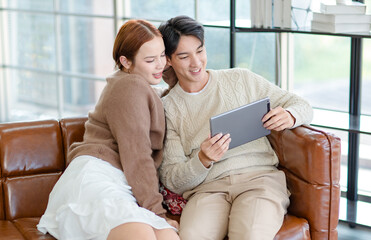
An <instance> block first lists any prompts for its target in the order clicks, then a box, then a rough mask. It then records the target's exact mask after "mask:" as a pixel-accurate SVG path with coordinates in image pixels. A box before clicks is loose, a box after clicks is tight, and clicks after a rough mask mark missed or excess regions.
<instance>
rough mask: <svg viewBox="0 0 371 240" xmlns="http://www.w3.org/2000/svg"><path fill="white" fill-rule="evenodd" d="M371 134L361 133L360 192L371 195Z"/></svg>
mask: <svg viewBox="0 0 371 240" xmlns="http://www.w3.org/2000/svg"><path fill="white" fill-rule="evenodd" d="M370 182H371V135H368V134H361V135H360V144H359V172H358V194H362V195H367V196H371V185H370Z"/></svg>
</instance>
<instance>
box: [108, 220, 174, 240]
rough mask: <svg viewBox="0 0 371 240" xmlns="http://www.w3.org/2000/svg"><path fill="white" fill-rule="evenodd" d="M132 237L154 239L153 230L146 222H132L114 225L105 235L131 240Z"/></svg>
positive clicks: (142, 239) (120, 239)
mask: <svg viewBox="0 0 371 240" xmlns="http://www.w3.org/2000/svg"><path fill="white" fill-rule="evenodd" d="M173 232H174V231H173ZM174 233H175V232H174ZM133 239H138V240H156V235H155V231H154V229H153V228H152V227H151V226H150V225H148V224H145V223H137V222H133V223H125V224H121V225H119V226H117V227H115V228H114V229H112V230H111V231H110V233H109V234H108V237H107V240H133ZM169 239H170V238H169ZM174 239H176V238H174Z"/></svg>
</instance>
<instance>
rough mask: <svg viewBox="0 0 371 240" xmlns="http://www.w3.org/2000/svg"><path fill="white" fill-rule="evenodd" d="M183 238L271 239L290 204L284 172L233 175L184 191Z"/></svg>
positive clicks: (188, 239)
mask: <svg viewBox="0 0 371 240" xmlns="http://www.w3.org/2000/svg"><path fill="white" fill-rule="evenodd" d="M184 197H186V198H188V203H187V204H186V206H185V208H184V210H183V212H182V215H181V219H180V231H179V235H180V238H181V239H182V240H195V239H196V240H203V239H205V240H206V239H210V240H219V239H220V240H222V239H223V238H224V237H225V236H227V234H228V237H229V239H230V240H243V239H251V240H257V239H258V240H263V239H270V240H272V239H273V238H274V236H275V235H276V233H277V232H278V230H279V229H280V228H281V225H282V222H283V217H284V215H285V214H286V209H287V207H288V205H289V194H288V191H287V188H286V178H285V174H284V173H283V172H282V171H279V170H264V171H254V172H248V173H244V174H238V175H230V176H227V177H224V178H221V179H218V180H216V181H213V182H209V183H206V184H201V185H200V186H198V187H196V188H195V189H193V190H191V191H187V192H185V193H184Z"/></svg>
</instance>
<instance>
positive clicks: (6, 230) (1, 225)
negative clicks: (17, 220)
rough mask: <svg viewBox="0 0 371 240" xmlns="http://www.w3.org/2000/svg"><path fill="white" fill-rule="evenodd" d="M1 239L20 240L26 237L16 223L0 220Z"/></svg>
mask: <svg viewBox="0 0 371 240" xmlns="http://www.w3.org/2000/svg"><path fill="white" fill-rule="evenodd" d="M0 233H1V234H0V239H1V240H20V239H24V237H23V236H22V234H21V233H20V232H19V231H18V229H17V228H16V227H15V225H14V224H13V223H12V222H10V221H7V220H0Z"/></svg>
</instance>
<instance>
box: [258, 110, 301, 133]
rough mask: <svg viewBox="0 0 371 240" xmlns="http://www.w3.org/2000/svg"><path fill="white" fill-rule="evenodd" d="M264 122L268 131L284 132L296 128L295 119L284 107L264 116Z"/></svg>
mask: <svg viewBox="0 0 371 240" xmlns="http://www.w3.org/2000/svg"><path fill="white" fill-rule="evenodd" d="M262 122H263V123H264V124H263V126H264V127H265V128H266V129H268V130H274V131H282V130H285V129H286V128H291V127H292V126H294V124H295V118H294V117H293V116H292V115H291V113H290V112H288V111H286V110H285V109H283V108H282V107H276V108H274V109H271V110H270V111H269V112H268V113H267V114H265V115H264V117H263V119H262Z"/></svg>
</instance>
